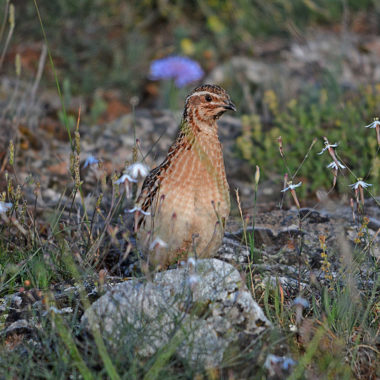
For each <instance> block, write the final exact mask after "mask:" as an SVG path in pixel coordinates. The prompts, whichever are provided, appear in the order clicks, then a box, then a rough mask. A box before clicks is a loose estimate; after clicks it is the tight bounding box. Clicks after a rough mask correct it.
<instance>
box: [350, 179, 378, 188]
mask: <svg viewBox="0 0 380 380" xmlns="http://www.w3.org/2000/svg"><path fill="white" fill-rule="evenodd" d="M348 186H350V187H351V189H354V190H357V189H358V188H359V187H362V188H363V189H366V188H367V187H368V186H372V184H371V183H367V182H364V181H362V180H359V181H358V182H355V183H353V184H351V185H348Z"/></svg>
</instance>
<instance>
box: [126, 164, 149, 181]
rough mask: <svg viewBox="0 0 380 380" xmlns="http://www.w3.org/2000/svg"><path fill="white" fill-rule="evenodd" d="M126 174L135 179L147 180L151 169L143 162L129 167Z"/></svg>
mask: <svg viewBox="0 0 380 380" xmlns="http://www.w3.org/2000/svg"><path fill="white" fill-rule="evenodd" d="M125 172H126V173H128V174H129V175H130V176H131V177H132V178H134V179H137V178H139V177H142V178H145V177H146V176H147V175H148V173H149V168H148V167H147V166H146V165H144V164H143V163H141V162H135V163H134V164H132V165H129V166H128V167H127V168H126V170H125Z"/></svg>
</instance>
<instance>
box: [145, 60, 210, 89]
mask: <svg viewBox="0 0 380 380" xmlns="http://www.w3.org/2000/svg"><path fill="white" fill-rule="evenodd" d="M203 75H204V72H203V70H202V68H201V66H200V65H199V63H198V62H195V61H193V60H192V59H190V58H186V57H179V56H173V57H166V58H162V59H156V60H155V61H153V62H152V63H151V65H150V78H151V79H152V80H159V79H174V80H175V85H176V86H177V87H183V86H185V85H187V84H188V83H191V82H195V81H197V80H199V79H201V78H202V77H203Z"/></svg>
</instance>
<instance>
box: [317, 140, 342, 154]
mask: <svg viewBox="0 0 380 380" xmlns="http://www.w3.org/2000/svg"><path fill="white" fill-rule="evenodd" d="M337 146H338V143H335V144H329V143H326V142H325V147H324V148H323V149H322V150H321V151H320V152H319V153H317V154H322V153H323V152H324V151H325V150H328V149H330V148H336V147H337Z"/></svg>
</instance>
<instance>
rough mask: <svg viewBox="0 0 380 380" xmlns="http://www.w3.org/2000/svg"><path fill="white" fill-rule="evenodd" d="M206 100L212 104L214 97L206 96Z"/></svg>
mask: <svg viewBox="0 0 380 380" xmlns="http://www.w3.org/2000/svg"><path fill="white" fill-rule="evenodd" d="M205 99H206V102H211V100H212V97H211V96H210V95H208V94H207V95H206V96H205Z"/></svg>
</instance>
